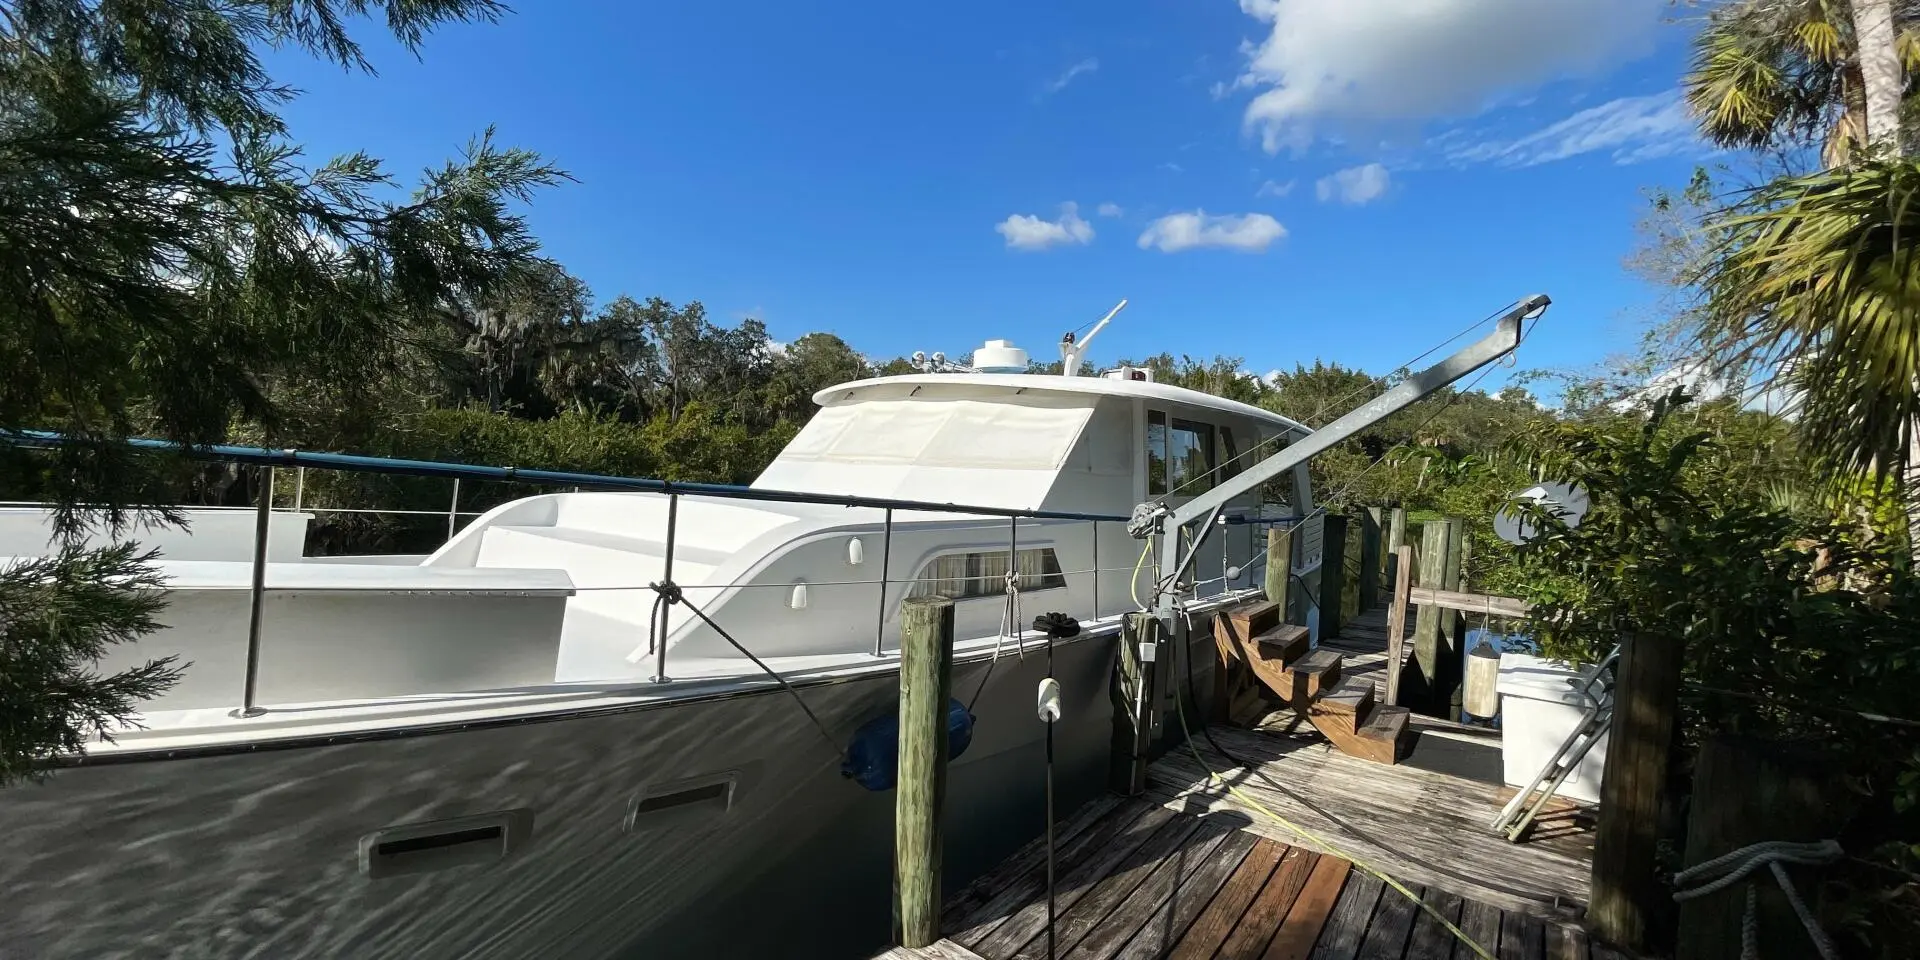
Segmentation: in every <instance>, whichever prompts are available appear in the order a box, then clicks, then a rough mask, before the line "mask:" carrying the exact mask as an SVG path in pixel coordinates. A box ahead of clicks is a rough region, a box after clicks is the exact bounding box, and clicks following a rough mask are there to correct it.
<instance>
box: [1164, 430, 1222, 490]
mask: <svg viewBox="0 0 1920 960" xmlns="http://www.w3.org/2000/svg"><path fill="white" fill-rule="evenodd" d="M1213 465H1214V454H1213V427H1212V426H1210V425H1208V424H1204V423H1194V422H1193V421H1191V420H1175V421H1173V429H1171V430H1169V431H1167V483H1168V484H1169V486H1170V487H1171V489H1172V492H1174V493H1177V494H1181V495H1184V496H1189V497H1191V496H1197V495H1199V494H1202V493H1205V492H1207V491H1208V490H1211V489H1213V482H1214V475H1213Z"/></svg>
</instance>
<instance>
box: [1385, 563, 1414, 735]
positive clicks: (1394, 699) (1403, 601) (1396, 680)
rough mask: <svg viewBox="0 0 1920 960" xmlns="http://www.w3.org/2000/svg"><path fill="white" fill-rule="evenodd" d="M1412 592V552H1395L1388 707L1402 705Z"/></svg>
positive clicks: (1389, 617) (1389, 611) (1389, 613)
mask: <svg viewBox="0 0 1920 960" xmlns="http://www.w3.org/2000/svg"><path fill="white" fill-rule="evenodd" d="M1412 591H1413V548H1412V547H1410V546H1407V545H1406V544H1404V543H1403V544H1401V545H1399V546H1397V547H1395V548H1394V550H1393V601H1392V605H1391V606H1389V607H1388V608H1387V705H1388V706H1394V707H1397V706H1399V705H1400V671H1401V670H1402V669H1403V663H1404V659H1403V658H1404V657H1405V656H1406V650H1405V646H1406V636H1407V595H1408V594H1409V593H1411V592H1412Z"/></svg>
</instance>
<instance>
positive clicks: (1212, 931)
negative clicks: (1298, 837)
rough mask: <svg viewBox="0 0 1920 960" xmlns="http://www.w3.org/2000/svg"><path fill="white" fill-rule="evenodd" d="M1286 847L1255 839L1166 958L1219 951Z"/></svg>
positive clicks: (1198, 958) (1182, 959) (1195, 959)
mask: <svg viewBox="0 0 1920 960" xmlns="http://www.w3.org/2000/svg"><path fill="white" fill-rule="evenodd" d="M1287 850H1288V848H1287V846H1286V845H1284V844H1279V843H1274V842H1273V841H1271V840H1267V839H1264V838H1262V839H1260V840H1258V841H1256V842H1255V843H1254V846H1253V849H1252V850H1251V851H1249V852H1248V853H1247V857H1246V859H1245V860H1242V861H1240V866H1238V867H1236V868H1235V869H1234V871H1233V875H1232V876H1230V877H1228V878H1227V882H1226V883H1225V884H1224V885H1222V886H1221V888H1220V891H1219V892H1218V893H1216V894H1215V895H1214V897H1213V900H1212V901H1210V902H1209V903H1208V904H1207V908H1206V910H1204V911H1203V912H1202V913H1201V914H1200V917H1199V918H1198V919H1196V920H1194V922H1193V925H1192V926H1190V927H1188V928H1187V932H1186V933H1185V934H1183V935H1181V937H1180V939H1179V940H1178V941H1177V943H1176V945H1175V947H1174V948H1173V953H1172V954H1171V956H1170V957H1169V960H1207V958H1209V957H1211V956H1213V955H1214V954H1215V953H1217V952H1219V950H1220V946H1221V945H1222V944H1224V943H1226V942H1227V937H1228V936H1229V935H1230V934H1232V933H1233V928H1234V927H1236V926H1238V925H1239V923H1240V918H1241V917H1243V916H1245V915H1246V912H1247V907H1248V906H1250V905H1251V904H1252V903H1253V898H1254V896H1255V895H1257V894H1258V893H1259V892H1260V891H1261V890H1262V889H1263V888H1265V887H1266V884H1267V879H1268V878H1269V877H1272V876H1273V871H1274V869H1275V868H1276V867H1278V866H1279V865H1280V860H1281V858H1282V857H1284V856H1285V855H1286V853H1287Z"/></svg>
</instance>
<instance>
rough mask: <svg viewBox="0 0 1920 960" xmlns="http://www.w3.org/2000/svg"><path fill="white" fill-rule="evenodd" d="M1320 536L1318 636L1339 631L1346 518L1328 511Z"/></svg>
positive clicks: (1344, 578)
mask: <svg viewBox="0 0 1920 960" xmlns="http://www.w3.org/2000/svg"><path fill="white" fill-rule="evenodd" d="M1320 519H1321V522H1322V523H1324V524H1325V526H1324V527H1323V528H1322V533H1321V538H1320V543H1321V547H1320V550H1321V552H1320V596H1319V597H1317V598H1316V599H1318V600H1319V602H1320V636H1322V637H1334V636H1339V634H1340V613H1341V607H1340V604H1341V602H1342V601H1343V600H1344V599H1345V598H1344V596H1343V594H1344V593H1345V592H1346V586H1347V518H1346V517H1344V516H1341V515H1340V514H1336V513H1329V514H1327V515H1326V516H1324V517H1322V518H1320Z"/></svg>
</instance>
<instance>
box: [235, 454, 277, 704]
mask: <svg viewBox="0 0 1920 960" xmlns="http://www.w3.org/2000/svg"><path fill="white" fill-rule="evenodd" d="M257 476H258V477H259V479H260V484H259V485H260V489H259V491H258V492H257V493H256V495H255V496H256V497H257V500H256V502H255V504H254V508H253V581H252V584H251V585H250V587H249V591H250V595H249V598H248V599H249V601H250V606H249V607H248V611H247V677H246V685H245V686H244V687H242V688H241V691H240V708H239V709H238V710H235V711H233V716H235V717H257V716H259V715H261V714H263V713H265V712H266V711H265V710H262V709H261V708H259V707H257V706H255V705H254V702H253V701H254V696H255V694H256V691H257V689H258V687H259V682H260V624H261V618H262V615H263V614H264V613H265V609H264V601H265V598H266V591H267V536H268V533H269V529H270V527H271V525H272V522H273V468H272V467H260V468H259V469H258V471H257Z"/></svg>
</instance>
